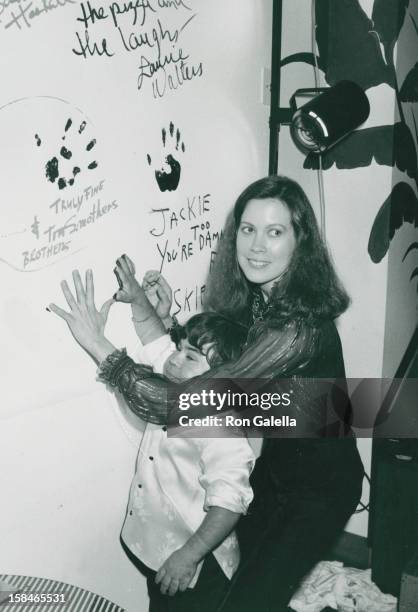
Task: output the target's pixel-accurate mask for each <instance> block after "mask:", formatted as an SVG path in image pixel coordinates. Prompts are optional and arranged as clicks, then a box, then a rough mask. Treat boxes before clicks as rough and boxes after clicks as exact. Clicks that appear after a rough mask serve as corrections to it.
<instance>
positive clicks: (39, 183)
mask: <svg viewBox="0 0 418 612" xmlns="http://www.w3.org/2000/svg"><path fill="white" fill-rule="evenodd" d="M0 133H1V134H2V148H3V151H4V152H5V154H4V156H3V159H2V170H1V177H0V184H1V188H2V197H3V202H4V204H3V206H2V207H1V209H0V264H5V265H7V266H8V267H10V268H11V269H13V270H16V271H19V272H36V271H38V270H41V269H43V268H46V267H49V266H51V265H54V264H55V263H57V262H58V261H61V260H62V259H64V258H67V257H69V256H71V255H73V254H74V253H76V252H77V251H79V250H80V249H81V248H84V247H85V246H86V244H87V241H88V242H89V243H91V242H92V240H91V238H92V232H97V229H98V224H97V222H98V221H100V223H101V222H102V218H106V217H107V216H108V213H109V212H111V211H113V210H114V209H116V208H117V207H118V205H117V203H116V201H115V200H113V201H112V199H111V198H110V197H109V195H108V186H107V181H105V179H104V177H103V176H102V173H101V172H100V169H101V167H100V163H99V158H100V157H103V151H102V154H101V155H100V148H99V146H98V143H97V141H96V137H95V136H96V135H95V128H94V125H93V123H92V121H91V120H90V119H89V117H87V116H86V114H85V113H84V112H83V111H82V110H80V109H79V108H77V107H75V106H74V105H73V104H71V103H70V102H68V101H66V100H62V99H60V98H56V97H53V96H34V97H28V98H21V99H19V100H14V101H12V102H9V103H8V104H6V105H4V106H2V107H1V108H0ZM99 172H100V174H99Z"/></svg>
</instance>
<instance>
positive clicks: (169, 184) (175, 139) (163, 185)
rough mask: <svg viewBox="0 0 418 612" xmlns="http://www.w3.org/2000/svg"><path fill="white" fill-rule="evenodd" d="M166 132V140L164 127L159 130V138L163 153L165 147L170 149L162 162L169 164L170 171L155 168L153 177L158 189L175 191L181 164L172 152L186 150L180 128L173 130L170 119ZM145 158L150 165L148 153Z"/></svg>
mask: <svg viewBox="0 0 418 612" xmlns="http://www.w3.org/2000/svg"><path fill="white" fill-rule="evenodd" d="M168 132H169V138H168V142H167V130H166V129H165V128H163V129H162V130H161V139H162V141H163V147H164V153H165V151H166V150H167V149H171V151H172V152H171V153H168V155H166V156H165V157H164V163H165V165H166V166H169V168H170V171H169V172H167V171H166V170H164V168H161V169H159V170H155V179H156V181H157V184H158V187H159V189H160V191H175V190H176V189H177V187H178V184H179V182H180V175H181V164H180V162H179V161H178V160H177V159H176V157H174V155H173V153H175V151H178V152H179V153H180V152H182V153H184V152H185V150H186V147H185V146H184V142H182V141H181V134H180V130H179V129H176V130H175V128H174V123H173V122H172V121H170V125H169V128H168ZM175 155H176V156H178V154H177V153H175ZM147 160H148V165H151V156H150V155H149V154H147Z"/></svg>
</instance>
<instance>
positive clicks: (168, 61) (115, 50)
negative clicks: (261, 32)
mask: <svg viewBox="0 0 418 612" xmlns="http://www.w3.org/2000/svg"><path fill="white" fill-rule="evenodd" d="M80 9H81V15H80V16H79V17H77V21H78V22H79V24H81V25H82V27H83V29H82V30H81V31H79V30H78V29H77V31H76V32H75V38H76V40H75V45H74V46H73V48H72V52H73V53H74V54H75V55H76V56H78V57H80V58H84V59H88V58H91V57H93V56H95V57H103V58H112V57H114V56H115V55H119V54H121V53H128V54H132V53H134V55H135V58H136V61H137V70H138V72H137V77H136V78H137V83H136V84H137V89H138V91H140V90H142V89H143V87H144V86H145V85H146V84H147V83H150V84H151V89H152V94H153V97H154V98H162V97H163V96H164V95H165V93H166V92H168V91H170V90H176V89H178V88H179V87H181V86H183V85H184V84H185V83H187V82H189V81H192V80H194V79H196V78H199V77H201V76H202V74H203V64H202V62H199V61H196V62H195V61H194V60H193V59H192V58H191V54H190V51H188V50H187V49H186V48H185V47H184V44H183V40H184V32H185V31H187V29H189V28H190V27H191V25H190V24H192V23H193V21H194V19H195V17H196V16H197V13H193V12H192V9H191V8H190V7H189V6H187V5H186V4H185V3H184V2H181V1H172V2H167V1H165V2H164V1H162V0H159V1H158V2H157V1H156V0H136V2H129V3H126V2H125V3H124V2H117V1H114V2H110V3H108V4H103V5H100V6H95V7H92V5H91V4H90V2H89V0H87V2H81V3H80ZM166 17H169V18H170V25H167V22H166V21H165V19H166ZM173 21H175V22H176V23H177V22H178V23H177V25H176V26H173V25H172V22H173ZM101 26H103V27H102V28H101Z"/></svg>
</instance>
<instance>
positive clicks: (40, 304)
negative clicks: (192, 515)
mask: <svg viewBox="0 0 418 612" xmlns="http://www.w3.org/2000/svg"><path fill="white" fill-rule="evenodd" d="M149 4H150V5H151V6H152V7H154V9H155V11H156V12H155V13H151V12H147V14H146V18H145V23H144V24H143V25H142V26H141V24H140V18H141V16H140V15H138V22H137V24H136V25H135V26H134V25H133V23H132V14H129V15H124V16H122V17H121V18H120V22H121V23H122V28H123V30H124V32H125V33H129V32H131V31H132V32H135V33H137V34H138V33H139V32H142V33H144V32H146V31H148V32H151V31H152V27H158V26H157V21H156V20H157V18H159V19H160V21H161V23H162V24H163V27H164V28H169V29H170V30H171V32H172V33H173V32H174V31H175V30H176V29H179V30H180V28H181V26H182V25H184V24H185V22H186V20H187V19H189V17H190V16H191V15H192V14H195V17H194V18H193V20H192V21H191V22H190V23H189V24H188V25H187V26H186V27H185V28H184V30H182V32H181V34H179V36H180V38H179V42H178V44H177V49H178V48H179V47H180V46H181V47H182V48H183V49H184V53H187V54H188V55H189V59H188V63H189V65H192V64H193V65H195V66H199V64H200V63H202V70H203V72H202V75H201V76H197V77H195V78H193V79H192V80H191V81H187V82H185V83H184V84H183V85H178V83H177V89H170V88H169V89H168V90H167V91H166V93H165V95H164V96H163V97H161V98H158V97H157V98H155V97H153V90H152V84H151V81H152V79H148V80H147V82H144V84H143V86H142V88H141V90H138V88H137V78H138V66H139V62H140V57H141V55H144V56H148V57H150V58H153V59H154V60H155V58H156V50H155V48H145V49H144V48H142V49H141V50H140V51H138V50H137V51H132V52H128V51H124V50H123V46H122V45H121V41H120V40H119V38H118V37H119V33H118V31H117V29H116V28H115V27H114V26H113V25H112V20H111V17H110V16H108V17H106V18H105V19H103V20H98V21H96V22H95V23H94V24H91V23H90V24H89V33H90V41H91V44H93V42H97V43H98V44H101V41H102V40H103V38H104V37H105V38H106V40H107V43H108V48H109V49H111V50H112V52H114V56H112V57H105V56H102V57H98V56H97V54H96V55H95V56H93V57H89V58H86V59H85V58H83V57H76V55H75V54H74V53H73V52H72V49H74V48H76V49H77V48H78V49H79V47H77V38H76V32H78V33H79V34H80V36H81V37H82V36H83V35H84V28H83V27H82V25H81V23H80V22H78V21H77V18H78V17H80V15H81V8H80V4H79V3H67V4H65V5H63V6H62V7H60V8H58V9H56V10H54V11H52V10H51V11H49V12H44V13H39V15H38V16H37V17H33V18H32V19H31V20H29V21H28V23H29V25H27V24H26V23H25V22H24V21H23V19H22V20H21V21H19V25H20V29H19V27H18V26H17V25H16V23H11V25H10V26H9V27H7V25H8V24H9V23H10V22H11V21H12V20H13V15H12V12H13V11H14V8H13V7H14V5H10V6H5V7H4V10H3V12H2V16H1V23H0V27H1V30H2V36H1V39H0V58H1V60H0V61H1V62H2V89H1V93H0V131H1V133H2V153H1V164H0V168H1V170H0V172H1V185H2V201H3V206H2V210H1V212H0V225H1V230H0V273H1V277H2V298H1V299H0V311H1V314H2V317H0V321H1V322H0V334H1V336H2V350H3V355H7V357H6V359H5V360H4V361H5V363H4V364H3V365H2V372H1V374H0V377H1V378H0V384H1V388H2V402H1V412H0V416H1V419H2V421H1V428H0V437H1V439H0V460H1V463H2V466H4V467H3V469H2V473H1V476H0V489H1V491H2V505H1V510H0V523H1V528H0V531H1V542H2V545H1V547H0V568H1V570H2V572H5V573H17V574H29V575H34V576H45V577H50V578H55V579H58V580H63V581H68V582H70V583H73V584H77V585H79V586H82V587H85V588H89V589H91V590H93V591H96V592H98V593H100V594H102V595H105V596H108V597H109V598H111V599H112V600H114V601H115V602H116V603H118V604H119V605H121V606H123V607H124V608H126V609H127V610H128V611H133V610H138V609H142V608H143V609H145V608H146V605H147V604H146V600H147V597H146V588H145V582H144V580H143V579H142V578H141V577H140V576H138V574H137V572H136V570H135V569H134V568H133V567H132V566H131V565H130V563H129V562H128V560H127V559H126V558H125V556H124V554H123V553H122V550H121V548H120V546H119V542H118V537H119V531H120V527H121V524H122V520H123V517H124V511H125V505H126V501H127V494H128V488H129V482H130V478H131V476H132V473H133V468H134V460H135V454H136V449H137V445H138V436H137V435H135V434H134V432H133V430H132V429H130V428H129V426H128V425H127V424H125V422H124V421H123V419H122V417H121V416H120V413H119V411H118V408H117V407H116V405H115V403H114V402H113V401H112V399H111V396H110V395H109V394H108V393H107V392H106V391H105V390H104V389H103V388H101V387H100V385H99V383H97V382H96V381H95V367H94V364H93V363H90V361H89V358H88V357H87V356H85V355H84V354H82V353H81V351H80V349H79V347H77V346H76V344H75V343H74V341H73V340H72V339H71V338H70V336H69V334H68V331H67V330H66V328H65V325H64V323H63V322H62V321H60V320H59V319H58V318H55V317H54V316H53V315H52V314H50V313H47V312H46V310H45V306H46V305H47V304H48V303H49V302H51V301H55V302H57V303H58V304H60V305H61V306H64V304H65V303H64V300H63V297H62V294H61V291H60V288H59V281H60V280H61V279H62V278H67V279H70V278H71V270H72V269H73V268H76V267H79V268H81V269H82V270H84V269H86V268H87V267H91V268H93V270H94V272H95V278H96V297H97V301H98V303H101V302H102V301H104V300H105V299H107V298H108V297H110V296H111V295H112V294H113V293H114V291H115V289H116V286H117V285H116V282H115V279H114V276H113V272H112V270H113V267H114V260H115V258H116V257H117V256H119V255H120V254H121V253H123V252H126V253H128V254H130V255H131V257H132V258H133V259H134V261H135V263H136V265H137V269H138V271H139V273H140V274H141V273H143V272H144V271H145V270H147V269H149V268H160V267H161V263H162V261H161V256H160V254H159V251H158V246H160V248H161V249H163V248H164V246H165V244H166V241H167V245H168V248H169V250H171V249H175V250H177V249H178V246H179V242H180V246H181V244H182V243H186V244H187V243H188V242H192V250H193V255H192V256H190V257H187V258H185V257H183V261H182V256H181V251H180V253H179V254H178V256H177V259H176V261H175V262H174V263H173V262H171V263H169V262H167V260H165V261H164V265H163V271H164V274H165V275H166V276H167V278H168V280H169V281H170V282H171V283H172V285H173V286H174V288H175V290H176V292H177V293H176V298H177V300H178V301H179V303H180V306H181V312H180V315H181V316H184V317H187V316H189V315H190V312H193V311H194V310H196V307H199V305H200V292H201V286H202V285H203V283H204V279H205V276H206V271H207V267H208V264H209V260H210V256H211V251H212V250H213V248H214V247H215V248H216V239H215V240H214V241H213V245H207V244H205V246H204V247H203V248H202V249H200V243H199V233H200V229H199V232H198V234H197V237H196V238H194V230H192V226H193V225H194V224H195V223H201V222H204V223H206V222H209V223H210V225H211V231H212V230H213V232H217V231H219V230H220V228H221V227H222V224H223V220H224V217H225V215H226V212H227V210H228V209H229V208H230V207H231V205H232V202H233V200H234V198H235V197H236V195H237V193H238V192H239V191H240V190H241V189H242V188H243V187H244V186H245V185H246V184H247V183H249V182H250V181H251V180H253V179H255V178H258V177H260V176H263V175H265V174H266V173H267V168H268V114H267V113H268V108H267V107H265V106H263V105H262V104H261V100H260V98H261V92H260V90H261V87H260V84H261V73H262V68H263V67H265V66H269V64H270V49H271V38H270V32H271V2H270V1H266V0H256V1H254V0H230V1H229V2H227V3H225V2H223V1H222V0H211V2H204V1H203V0H189V1H188V2H184V3H183V2H176V3H174V2H173V3H162V2H158V1H157V0H150V2H149ZM164 4H166V5H168V8H165V9H163V8H158V7H159V6H160V7H161V6H162V5H164ZM35 5H36V6H37V0H35V1H34V3H33V6H35ZM91 5H92V6H94V7H95V8H96V9H97V10H99V8H100V6H102V7H103V9H104V11H105V14H108V15H109V6H110V3H107V2H104V3H102V4H101V3H100V2H93V3H91ZM185 5H187V6H188V7H189V8H190V9H191V10H188V9H186V8H185ZM39 6H40V7H41V6H42V4H41V3H40V4H39ZM86 6H87V4H86ZM176 7H177V8H176ZM27 18H28V19H29V16H27ZM164 53H168V50H167V48H166V47H165V46H164V45H163V54H164ZM166 71H167V74H170V73H172V67H171V66H169V67H168V68H166ZM162 77H163V74H162V70H160V71H158V74H157V78H158V79H161V78H162ZM172 78H174V77H172ZM159 82H160V81H159ZM160 83H161V82H160ZM172 83H174V84H176V82H175V81H172ZM69 117H71V118H72V119H73V122H74V123H73V127H72V128H71V130H69V132H68V134H67V136H66V140H65V144H66V145H67V146H68V147H69V148H72V150H73V158H72V160H71V162H68V163H67V161H68V160H67V161H65V160H64V159H62V158H61V157H60V156H59V150H60V147H61V146H62V145H63V142H64V141H63V140H62V136H63V135H64V128H65V125H66V121H67V119H68V118H69ZM82 121H86V128H85V132H84V133H82V134H79V133H78V127H79V126H80V125H81V122H82ZM170 122H173V123H174V125H175V127H176V128H178V129H179V130H180V132H181V142H184V144H185V151H184V152H182V151H181V146H180V150H176V149H175V143H174V145H167V147H166V148H164V147H163V145H162V137H161V130H162V128H166V129H167V130H168V127H169V124H170ZM83 134H84V136H85V137H86V139H87V136H88V138H89V139H91V138H93V137H94V138H96V139H97V143H96V146H95V147H94V148H93V149H92V155H93V154H94V159H97V160H98V167H97V168H96V169H93V170H91V171H90V170H89V171H88V170H87V168H86V166H87V163H89V162H90V159H91V158H90V156H89V155H88V154H87V152H86V150H85V146H86V143H87V142H89V140H82V138H84V136H83ZM37 139H39V140H40V141H41V143H40V144H39V146H38V142H37ZM168 140H170V139H169V138H168ZM170 146H171V148H170ZM169 152H171V153H172V154H173V155H176V156H177V157H178V159H179V160H180V161H181V166H182V168H181V177H180V182H179V185H178V188H177V189H176V190H172V191H164V192H163V191H160V189H159V187H158V185H157V183H156V180H155V176H154V169H155V168H157V169H158V168H161V166H162V164H163V163H164V157H165V155H166V154H167V153H169ZM147 154H148V155H150V157H151V160H152V163H151V166H150V165H149V164H148V161H147ZM53 155H58V158H59V159H60V164H61V165H62V172H64V173H65V176H66V177H67V178H68V177H70V176H71V171H72V167H73V165H72V164H73V161H74V162H75V160H76V158H77V163H78V160H80V167H81V168H82V172H81V173H80V174H79V175H77V176H76V178H75V181H74V185H73V186H71V187H70V186H67V187H66V188H65V189H62V190H59V189H58V188H57V183H56V182H55V183H52V182H50V181H48V180H46V176H45V163H46V161H47V160H48V159H50V158H51V157H52V156H53ZM101 181H104V182H103V186H102V190H101V191H100V192H99V193H97V194H96V195H95V196H94V197H92V198H91V199H90V201H87V202H86V201H85V200H84V201H83V203H82V205H81V208H80V210H79V211H74V210H73V209H71V210H70V209H69V208H68V206H69V202H70V201H71V200H72V199H73V198H74V199H75V201H76V202H77V199H78V198H80V197H81V196H82V195H83V193H84V189H86V188H87V187H88V186H89V185H96V186H97V185H99V184H100V183H101ZM199 196H200V197H201V198H202V197H203V196H206V201H207V203H206V208H207V209H208V210H206V211H203V210H202V209H200V214H199V212H198V210H199V206H198V199H199ZM57 198H60V199H64V200H65V205H64V207H65V208H66V209H65V210H62V209H60V210H59V212H56V210H55V208H54V202H55V201H56V200H57ZM99 198H100V199H101V205H103V204H107V203H110V202H113V201H115V202H116V204H117V207H115V208H113V210H111V211H110V212H109V213H108V214H107V216H103V217H101V218H100V219H98V220H96V221H95V222H94V223H90V224H89V225H88V226H86V227H84V228H83V229H82V230H80V231H78V232H75V233H74V234H72V235H71V237H70V238H69V245H68V248H67V249H66V251H65V252H61V253H56V254H53V253H52V254H51V255H50V256H49V257H48V259H46V258H42V257H41V258H40V259H39V260H36V261H33V262H29V263H28V262H25V259H24V256H23V255H22V253H23V252H24V251H26V250H28V251H29V252H31V251H32V250H33V249H36V250H39V249H40V248H41V247H43V246H45V244H47V246H48V243H47V239H48V235H47V234H44V233H43V232H45V231H47V230H48V227H49V226H50V224H56V225H57V226H58V225H62V224H63V223H64V222H65V221H67V220H68V219H69V217H70V216H71V215H73V214H74V215H75V217H74V219H73V221H74V222H78V221H79V220H80V219H82V218H83V216H86V213H87V212H88V211H89V210H90V207H92V206H93V204H95V205H96V206H97V205H98V199H99ZM193 198H195V200H194V202H195V208H194V210H195V211H196V216H197V217H196V218H197V220H195V219H194V218H193V214H192V213H191V218H190V219H188V218H187V216H186V220H182V219H181V220H180V221H179V222H178V223H176V222H174V223H173V225H172V227H168V228H166V230H165V232H164V235H161V236H157V235H155V234H159V233H161V232H160V231H159V230H158V229H156V230H155V231H153V229H154V228H158V227H159V225H158V224H159V223H161V215H162V213H158V212H157V213H155V212H154V213H153V212H152V210H153V209H159V208H169V209H170V213H171V212H174V213H175V214H176V216H177V218H178V219H180V217H181V216H182V215H184V210H183V209H184V207H186V213H185V214H186V215H187V203H188V199H189V201H193ZM60 206H61V205H60ZM35 217H36V219H35ZM34 221H37V222H39V226H37V227H38V229H39V236H37V235H36V234H35V233H33V229H36V228H35V227H34V226H33V223H34ZM58 241H59V238H58V237H56V239H53V240H52V243H53V244H57V243H58ZM186 296H190V297H189V300H187V299H186ZM108 333H109V336H110V338H111V339H112V340H113V341H114V342H115V343H116V344H117V345H118V346H123V345H127V346H128V347H132V345H133V343H134V338H133V334H132V327H131V321H130V314H129V308H124V307H123V305H117V306H114V308H113V311H112V312H111V316H110V321H109V326H108Z"/></svg>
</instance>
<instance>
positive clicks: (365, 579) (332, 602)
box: [289, 561, 397, 612]
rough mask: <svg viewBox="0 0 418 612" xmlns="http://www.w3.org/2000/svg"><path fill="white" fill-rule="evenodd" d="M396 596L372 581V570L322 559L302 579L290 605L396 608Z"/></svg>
mask: <svg viewBox="0 0 418 612" xmlns="http://www.w3.org/2000/svg"><path fill="white" fill-rule="evenodd" d="M396 603H397V599H396V597H393V595H385V594H384V593H382V592H381V591H380V590H379V589H378V587H377V586H376V585H375V584H374V583H373V582H372V581H371V570H370V569H367V570H359V569H354V568H352V567H344V565H343V563H340V562H338V561H321V562H320V563H318V565H317V566H316V567H314V569H313V570H312V571H311V572H310V573H309V574H308V575H307V576H306V578H305V579H304V580H303V582H302V584H301V586H300V588H299V590H298V591H297V592H296V593H295V595H294V596H293V598H292V600H291V601H290V604H289V606H290V607H291V608H292V609H293V610H295V612H320V611H321V610H323V609H324V608H326V607H327V606H329V607H330V608H334V609H335V610H339V612H396Z"/></svg>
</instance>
